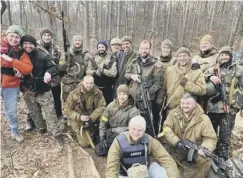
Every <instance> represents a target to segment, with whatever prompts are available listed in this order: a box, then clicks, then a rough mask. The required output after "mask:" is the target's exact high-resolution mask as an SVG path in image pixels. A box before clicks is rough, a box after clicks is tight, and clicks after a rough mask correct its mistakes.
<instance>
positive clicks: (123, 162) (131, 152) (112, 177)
mask: <svg viewBox="0 0 243 178" xmlns="http://www.w3.org/2000/svg"><path fill="white" fill-rule="evenodd" d="M145 129H146V121H145V119H144V118H143V117H142V116H135V117H133V118H132V119H131V121H130V123H129V130H128V131H126V132H122V133H121V134H119V135H118V136H117V137H116V138H115V140H114V141H113V143H112V145H111V147H110V150H109V152H108V157H107V169H106V178H127V177H128V178H129V177H134V178H147V177H150V178H179V171H178V168H177V165H176V163H175V161H174V160H173V158H172V157H171V156H170V155H169V153H168V152H167V151H166V150H165V149H164V147H163V146H162V145H161V144H160V143H159V141H157V140H156V139H154V138H153V137H151V136H150V135H148V134H146V133H145Z"/></svg>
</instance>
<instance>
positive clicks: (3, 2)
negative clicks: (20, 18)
mask: <svg viewBox="0 0 243 178" xmlns="http://www.w3.org/2000/svg"><path fill="white" fill-rule="evenodd" d="M1 5H2V7H1V24H3V13H4V12H5V10H6V9H7V4H6V2H5V1H1Z"/></svg>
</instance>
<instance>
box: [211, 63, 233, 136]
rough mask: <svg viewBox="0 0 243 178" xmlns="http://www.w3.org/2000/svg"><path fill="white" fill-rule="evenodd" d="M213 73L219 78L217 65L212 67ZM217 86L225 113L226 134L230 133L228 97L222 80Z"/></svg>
mask: <svg viewBox="0 0 243 178" xmlns="http://www.w3.org/2000/svg"><path fill="white" fill-rule="evenodd" d="M214 74H215V76H217V77H219V78H221V75H220V70H219V67H217V68H215V69H214ZM218 87H219V91H220V96H221V100H222V102H223V110H224V112H225V114H226V124H227V132H228V134H230V132H231V130H230V115H229V103H228V98H227V94H226V88H225V85H224V83H223V81H221V83H220V84H219V85H218Z"/></svg>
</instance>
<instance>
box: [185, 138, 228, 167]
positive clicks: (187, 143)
mask: <svg viewBox="0 0 243 178" xmlns="http://www.w3.org/2000/svg"><path fill="white" fill-rule="evenodd" d="M183 143H184V145H185V147H186V148H188V149H189V152H188V155H187V161H189V162H193V156H194V154H195V151H198V150H203V152H204V154H205V155H206V156H207V157H210V158H212V160H213V161H215V162H216V163H218V165H219V166H218V167H219V168H220V169H222V170H229V169H232V168H231V167H230V166H229V165H228V164H226V162H225V161H224V160H223V159H222V158H219V157H218V156H216V155H215V154H213V153H212V152H210V151H208V150H207V149H206V148H204V147H202V146H199V145H197V144H196V143H193V142H191V141H189V140H183Z"/></svg>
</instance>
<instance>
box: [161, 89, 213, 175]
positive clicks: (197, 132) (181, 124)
mask: <svg viewBox="0 0 243 178" xmlns="http://www.w3.org/2000/svg"><path fill="white" fill-rule="evenodd" d="M163 132H164V134H165V138H166V140H167V141H168V142H169V144H170V145H172V146H173V148H172V150H171V155H172V156H173V158H174V159H175V160H176V161H177V162H178V164H179V165H181V166H182V165H183V172H184V169H187V168H188V169H193V171H190V174H191V173H192V174H193V175H186V176H183V177H187V178H189V177H191V176H192V177H194V178H195V177H197V178H205V177H206V176H207V175H208V172H209V170H210V166H211V163H210V158H207V157H206V156H205V154H204V151H203V149H199V150H198V152H197V153H198V156H196V154H195V155H194V156H195V157H193V158H194V159H193V160H192V161H191V160H190V161H189V160H187V155H188V148H187V145H186V144H185V143H186V141H185V140H187V141H191V142H193V143H196V144H197V145H200V146H201V147H202V148H204V149H207V150H208V151H210V152H212V151H213V150H214V149H215V147H216V142H217V137H216V133H215V131H214V129H213V126H212V123H211V121H210V119H209V117H208V116H207V115H205V114H204V111H203V110H202V108H201V106H200V105H199V104H197V102H196V101H195V98H194V97H193V96H192V95H191V94H189V93H185V94H184V95H183V97H182V98H181V103H180V106H178V107H177V108H176V109H175V110H174V111H173V112H171V113H170V114H169V115H168V117H167V119H166V120H165V122H164V128H163ZM188 173H189V171H188Z"/></svg>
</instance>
